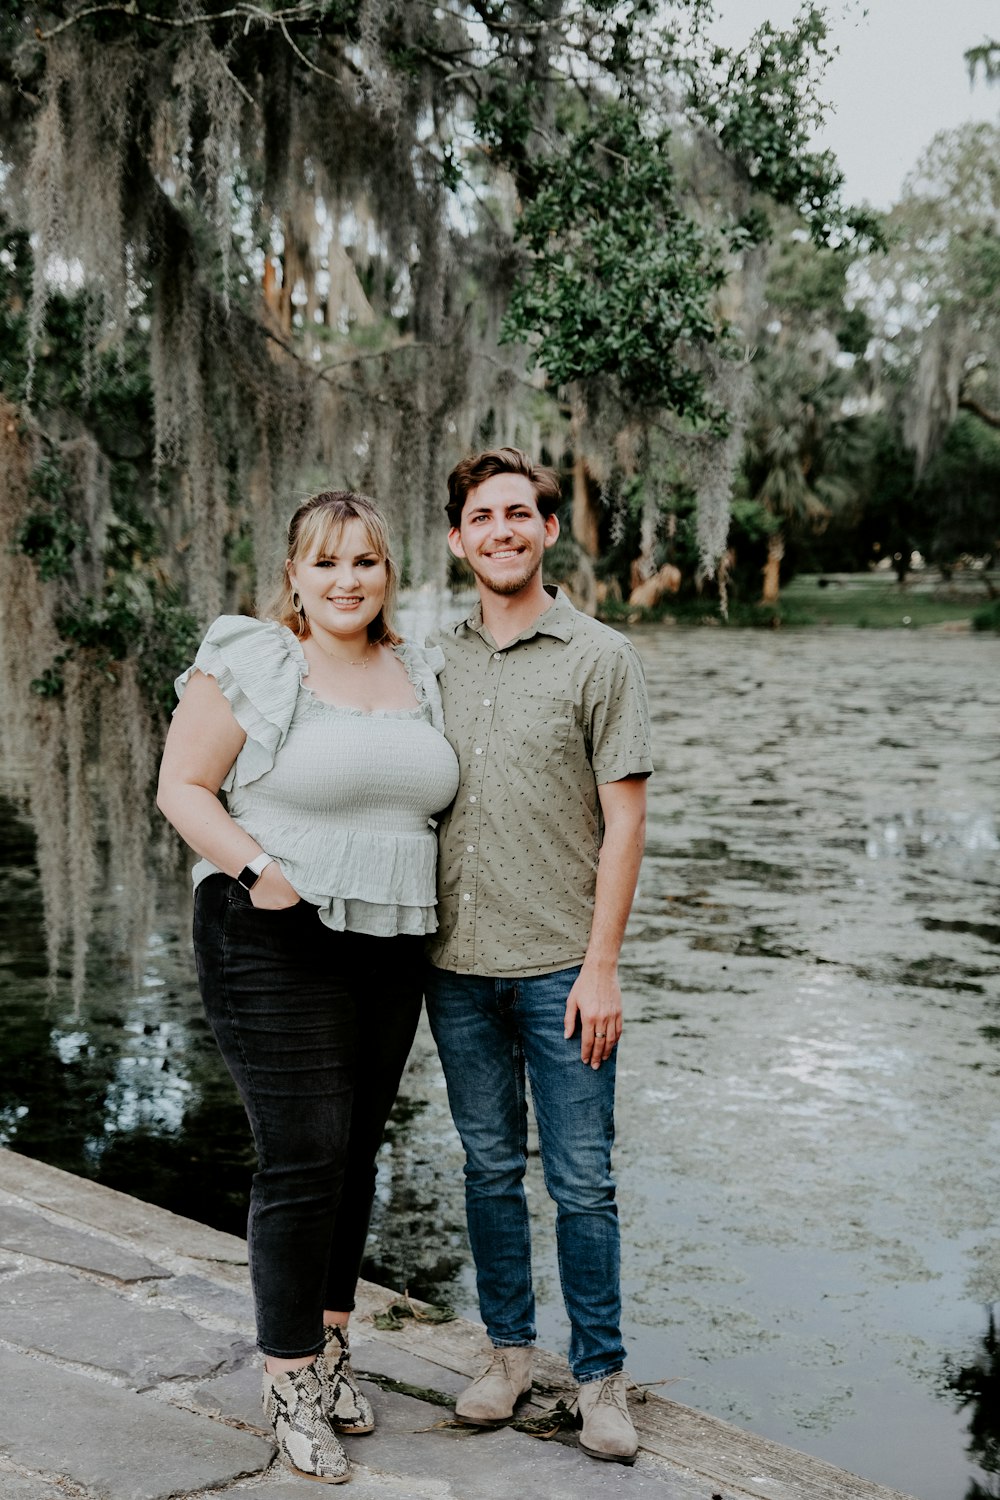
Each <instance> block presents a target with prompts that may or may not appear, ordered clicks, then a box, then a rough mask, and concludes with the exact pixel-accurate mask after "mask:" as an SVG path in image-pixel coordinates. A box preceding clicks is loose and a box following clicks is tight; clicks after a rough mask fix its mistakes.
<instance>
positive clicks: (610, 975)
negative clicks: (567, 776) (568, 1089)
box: [563, 776, 646, 1068]
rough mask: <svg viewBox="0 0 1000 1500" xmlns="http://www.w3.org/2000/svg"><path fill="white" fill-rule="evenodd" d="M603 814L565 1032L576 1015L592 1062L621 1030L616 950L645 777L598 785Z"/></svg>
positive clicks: (640, 828) (639, 833) (628, 896)
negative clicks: (588, 919) (588, 917)
mask: <svg viewBox="0 0 1000 1500" xmlns="http://www.w3.org/2000/svg"><path fill="white" fill-rule="evenodd" d="M597 795H598V797H599V798H600V802H601V812H602V814H603V816H604V842H603V843H602V844H601V854H600V859H599V861H598V865H597V889H596V891H595V894H594V920H593V923H592V924H591V928H590V942H589V943H588V944H587V952H586V955H585V956H584V960H583V968H582V969H581V970H580V973H579V975H578V976H577V981H576V984H574V986H573V988H572V989H571V990H570V992H569V999H568V1000H567V1002H566V1015H565V1018H564V1023H563V1036H565V1037H566V1039H567V1041H568V1040H569V1038H570V1037H571V1036H572V1035H573V1032H574V1031H575V1030H576V1019H577V1016H579V1018H580V1028H581V1036H580V1057H581V1059H582V1061H583V1062H585V1063H589V1064H590V1066H591V1067H592V1068H599V1067H600V1066H601V1063H602V1062H607V1060H608V1058H609V1057H610V1056H611V1054H612V1052H613V1051H614V1050H615V1047H616V1046H617V1045H618V1038H619V1037H620V1036H621V1034H622V992H621V986H620V985H619V983H618V954H619V952H620V951H621V946H622V938H623V937H624V936H625V923H626V922H627V921H628V914H629V908H630V907H631V905H632V897H633V895H634V894H635V882H636V879H637V878H638V874H639V865H640V863H641V861H642V848H643V843H644V841H645V836H646V778H645V777H644V776H627V777H625V779H624V780H622V781H609V782H604V783H602V784H601V785H600V786H599V787H598V788H597Z"/></svg>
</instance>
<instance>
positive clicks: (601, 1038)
mask: <svg viewBox="0 0 1000 1500" xmlns="http://www.w3.org/2000/svg"><path fill="white" fill-rule="evenodd" d="M594 1036H595V1037H596V1038H597V1040H598V1041H599V1042H603V1041H604V1038H605V1037H606V1036H607V1032H606V1031H595V1032H594Z"/></svg>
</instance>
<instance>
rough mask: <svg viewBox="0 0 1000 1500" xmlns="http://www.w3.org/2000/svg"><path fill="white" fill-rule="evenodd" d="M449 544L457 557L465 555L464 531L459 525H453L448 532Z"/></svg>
mask: <svg viewBox="0 0 1000 1500" xmlns="http://www.w3.org/2000/svg"><path fill="white" fill-rule="evenodd" d="M448 546H449V548H450V549H451V551H452V553H453V554H454V556H455V557H463V558H464V556H465V548H464V547H463V546H462V533H461V532H460V531H459V529H458V527H457V526H453V527H452V528H451V530H450V531H449V532H448Z"/></svg>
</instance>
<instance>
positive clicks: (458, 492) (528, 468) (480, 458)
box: [445, 448, 562, 526]
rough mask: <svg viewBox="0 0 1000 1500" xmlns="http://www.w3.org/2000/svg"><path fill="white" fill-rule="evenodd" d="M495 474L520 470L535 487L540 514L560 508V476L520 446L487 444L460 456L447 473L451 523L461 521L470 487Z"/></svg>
mask: <svg viewBox="0 0 1000 1500" xmlns="http://www.w3.org/2000/svg"><path fill="white" fill-rule="evenodd" d="M494 474H523V475H524V478H525V479H529V480H530V481H531V484H532V486H533V488H534V491H535V502H536V504H537V506H538V509H539V511H540V512H541V514H542V515H543V516H551V515H554V513H555V512H556V511H557V510H558V509H559V505H560V502H561V500H562V495H561V493H560V489H559V479H558V476H557V475H556V473H555V471H554V470H553V469H547V468H545V466H544V465H543V464H536V463H533V462H532V460H531V459H530V458H529V457H528V455H527V453H524V452H522V450H521V449H520V448H487V449H486V451H485V452H484V453H474V454H473V455H472V456H471V458H463V459H462V462H461V463H460V464H456V465H455V467H454V468H453V469H452V471H451V473H450V474H449V475H448V503H447V505H446V506H445V510H446V512H447V514H448V520H449V522H450V524H451V525H452V526H460V525H461V523H462V507H463V506H464V504H465V502H466V500H467V499H468V498H469V496H470V494H471V493H472V491H473V490H475V489H478V488H479V486H480V485H481V484H483V483H484V482H485V481H486V480H487V479H492V478H493V476H494Z"/></svg>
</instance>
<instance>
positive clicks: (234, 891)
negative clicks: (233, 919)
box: [229, 875, 302, 918]
mask: <svg viewBox="0 0 1000 1500" xmlns="http://www.w3.org/2000/svg"><path fill="white" fill-rule="evenodd" d="M229 908H230V910H231V911H234V912H251V913H252V914H253V915H254V916H255V917H264V918H272V917H287V916H288V915H289V914H290V913H291V912H297V911H301V910H302V898H301V897H300V898H299V900H298V901H293V902H292V904H291V906H254V904H253V902H252V901H251V900H250V892H249V891H248V890H247V888H246V886H245V885H241V884H240V882H239V881H238V880H237V879H236V877H235V875H234V876H233V877H232V878H231V880H230V884H229Z"/></svg>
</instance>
